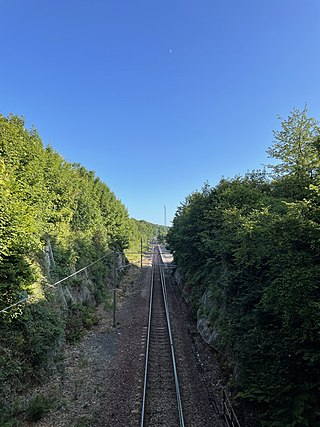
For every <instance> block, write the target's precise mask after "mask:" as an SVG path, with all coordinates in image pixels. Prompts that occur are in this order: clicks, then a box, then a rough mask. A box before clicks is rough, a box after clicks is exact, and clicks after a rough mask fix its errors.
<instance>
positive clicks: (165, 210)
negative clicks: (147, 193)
mask: <svg viewBox="0 0 320 427" xmlns="http://www.w3.org/2000/svg"><path fill="white" fill-rule="evenodd" d="M164 226H165V227H166V226H167V208H166V206H164Z"/></svg>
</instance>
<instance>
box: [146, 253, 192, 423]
mask: <svg viewBox="0 0 320 427" xmlns="http://www.w3.org/2000/svg"><path fill="white" fill-rule="evenodd" d="M156 426H157V427H159V426H166V427H171V426H172V427H173V426H174V427H177V426H180V427H184V426H185V424H184V417H183V410H182V402H181V397H180V388H179V380H178V373H177V367H176V361H175V353H174V343H173V338H172V333H171V325H170V316H169V310H168V301H167V291H166V283H165V276H164V271H163V265H162V260H161V256H160V251H159V248H158V247H156V248H155V251H154V255H153V264H152V279H151V290H150V301H149V318H148V333H147V344H146V356H145V373H144V388H143V399H142V411H141V423H140V427H156Z"/></svg>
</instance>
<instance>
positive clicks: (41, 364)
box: [0, 115, 164, 425]
mask: <svg viewBox="0 0 320 427" xmlns="http://www.w3.org/2000/svg"><path fill="white" fill-rule="evenodd" d="M159 229H160V230H161V232H162V233H163V232H164V227H159V226H156V225H154V224H150V223H148V222H146V221H137V220H135V219H132V218H129V215H128V212H127V210H126V207H125V206H124V205H123V204H122V202H121V201H120V200H118V199H117V197H116V196H115V194H114V193H113V192H112V191H111V190H110V189H109V188H108V187H107V185H106V184H104V183H103V182H102V181H101V180H100V179H99V178H97V177H96V176H95V174H94V172H92V171H88V170H86V169H85V168H84V167H83V166H81V165H80V164H72V163H69V162H66V161H64V159H63V158H62V157H61V156H60V155H59V154H58V153H57V152H55V151H54V150H53V149H52V148H51V147H50V146H47V147H44V146H43V144H42V141H41V139H40V137H39V135H38V133H37V131H36V130H35V129H31V130H28V129H26V128H25V123H24V120H23V119H22V118H20V117H17V116H14V115H10V116H8V117H4V116H1V115H0V311H1V313H0V396H1V400H0V406H1V405H3V407H2V406H1V408H2V409H3V410H1V408H0V413H1V415H0V424H1V425H4V423H5V422H6V413H7V412H6V411H5V410H4V407H5V406H7V405H6V403H7V402H6V398H7V397H8V396H10V393H13V391H14V390H22V389H23V388H25V387H27V386H28V384H30V383H33V382H34V381H38V380H41V378H42V377H43V376H44V374H45V373H46V371H47V369H48V367H50V365H51V364H52V362H53V361H54V360H55V358H56V357H57V355H58V350H59V348H61V345H62V344H63V343H64V342H65V341H66V340H69V341H76V340H78V339H79V338H80V337H81V334H82V331H83V328H85V327H90V326H91V325H92V324H93V323H94V322H96V320H97V316H96V312H95V311H96V306H97V305H98V304H100V303H103V304H105V305H106V306H108V305H110V301H111V300H110V286H111V285H110V283H111V280H112V254H111V255H107V254H108V253H110V252H112V250H113V249H116V250H117V251H118V253H119V257H121V258H122V260H124V250H125V249H127V250H128V252H131V253H132V252H137V251H138V250H140V244H141V240H142V241H143V244H144V248H145V245H146V242H147V240H148V239H151V238H153V237H154V236H156V235H157V234H158V232H159ZM101 257H104V258H103V260H102V261H101V262H98V263H95V264H94V265H92V266H91V267H90V268H89V269H87V270H85V271H83V272H82V274H81V275H76V276H74V277H72V279H70V280H69V281H68V282H65V283H63V284H61V285H59V286H56V287H54V288H53V287H52V284H54V283H56V282H57V281H59V280H60V279H61V278H63V277H66V276H68V275H70V274H72V273H74V272H75V271H77V270H79V269H81V268H82V267H84V266H86V265H88V264H90V263H93V262H94V261H96V260H97V259H99V258H101ZM124 262H125V261H124ZM26 297H28V299H27V301H26V303H24V304H19V305H16V306H13V307H12V308H10V309H9V310H5V311H3V310H4V309H5V308H6V307H8V306H11V305H12V304H15V303H16V302H18V301H20V300H24V299H26ZM1 417H2V418H1Z"/></svg>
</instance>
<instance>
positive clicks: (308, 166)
mask: <svg viewBox="0 0 320 427" xmlns="http://www.w3.org/2000/svg"><path fill="white" fill-rule="evenodd" d="M307 112H308V109H307V106H305V107H304V109H303V110H302V111H300V110H299V109H297V108H294V109H293V110H292V111H291V112H290V114H291V115H289V116H288V118H287V119H283V118H281V116H278V118H279V120H282V122H281V128H282V130H276V131H273V135H274V137H275V141H274V144H273V145H272V146H271V147H270V148H269V149H268V150H267V153H268V154H269V157H272V158H275V159H278V160H280V163H279V164H277V165H270V167H271V168H272V169H273V170H274V172H275V174H276V175H277V176H279V175H280V176H283V175H287V174H293V175H295V176H296V177H297V178H298V179H300V180H305V179H306V178H309V179H313V178H314V177H315V175H317V174H318V173H319V150H318V145H319V136H320V127H319V122H318V121H317V120H316V119H314V118H313V117H308V116H307Z"/></svg>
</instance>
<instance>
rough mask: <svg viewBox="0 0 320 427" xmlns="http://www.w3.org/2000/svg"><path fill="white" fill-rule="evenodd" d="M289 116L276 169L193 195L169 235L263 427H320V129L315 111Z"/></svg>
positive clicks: (275, 152)
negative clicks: (313, 115) (313, 113)
mask: <svg viewBox="0 0 320 427" xmlns="http://www.w3.org/2000/svg"><path fill="white" fill-rule="evenodd" d="M281 120H282V121H281V130H278V131H275V132H274V137H275V141H274V144H273V146H272V147H271V148H270V149H269V151H268V154H269V156H270V157H272V158H274V159H276V161H275V162H274V164H273V165H271V166H270V168H271V173H269V174H267V173H266V172H265V171H254V172H252V173H248V174H247V175H246V176H244V177H236V178H234V179H222V180H221V181H220V183H219V184H218V185H217V186H216V187H214V188H210V187H209V186H208V185H205V187H204V188H203V189H202V191H196V192H194V193H192V194H191V195H190V196H188V197H187V198H186V200H185V202H184V203H183V204H182V205H181V206H180V207H179V208H178V210H177V212H176V215H175V218H174V221H173V227H172V228H171V229H170V230H169V234H168V241H169V245H170V248H171V249H172V251H173V252H174V257H175V261H176V263H177V264H178V268H179V271H180V274H182V276H183V278H184V293H185V295H186V296H188V297H189V299H191V301H192V303H193V305H194V306H195V308H196V309H197V310H198V318H205V319H206V320H207V323H208V325H209V327H210V328H211V330H212V331H213V332H214V333H213V335H212V336H213V337H214V339H213V341H212V343H213V345H214V346H215V347H216V348H217V349H219V350H220V351H221V352H222V353H224V354H226V355H228V358H227V360H228V369H229V374H230V376H229V385H230V387H231V388H233V390H234V392H235V394H236V395H237V397H238V398H239V399H242V400H244V401H246V402H247V404H248V403H249V404H251V405H252V407H253V408H255V409H258V410H259V413H260V414H262V416H261V419H262V424H263V425H266V426H317V425H320V409H319V408H320V377H319V372H320V351H319V348H320V347H319V344H320V336H319V334H320V287H319V284H320V204H319V195H320V128H319V124H318V122H317V121H316V120H315V119H313V118H309V117H308V116H307V109H306V108H305V109H303V110H302V111H300V110H298V109H294V110H293V111H292V112H291V114H290V116H289V117H288V118H287V119H281ZM230 360H231V363H230V362H229V361H230ZM250 402H251V403H250Z"/></svg>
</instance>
